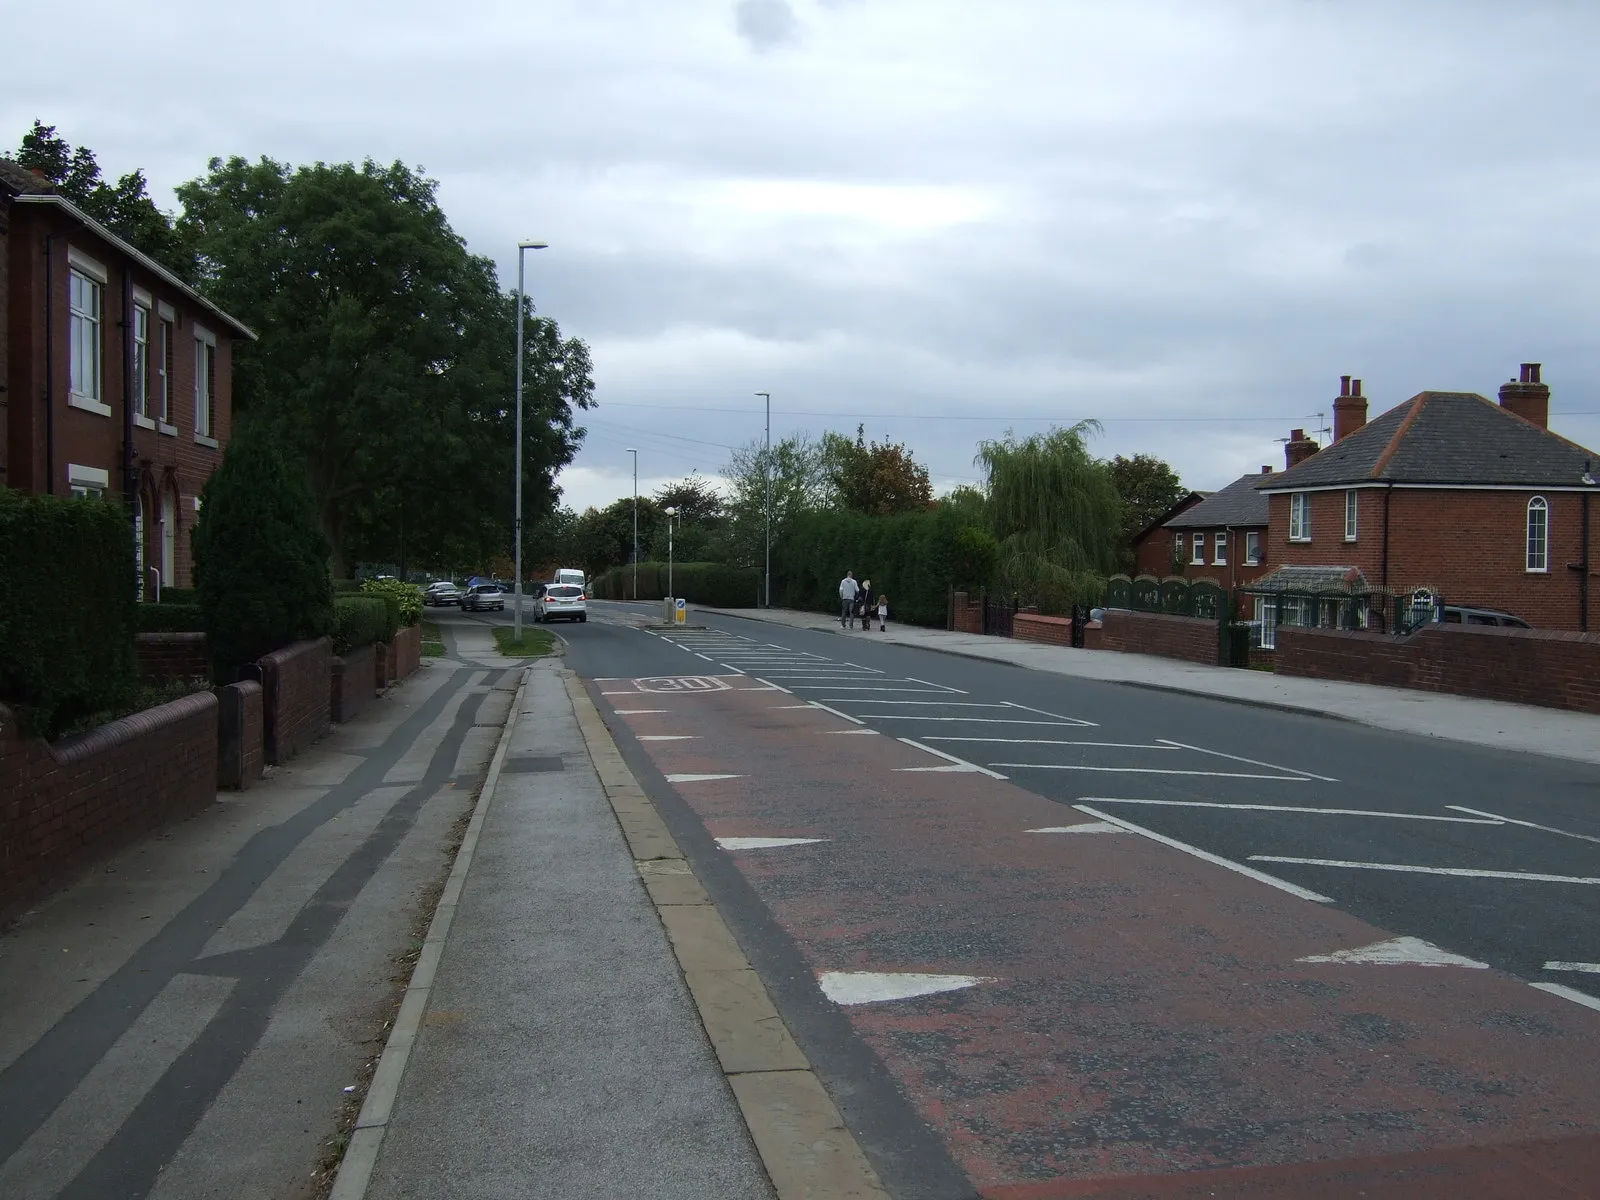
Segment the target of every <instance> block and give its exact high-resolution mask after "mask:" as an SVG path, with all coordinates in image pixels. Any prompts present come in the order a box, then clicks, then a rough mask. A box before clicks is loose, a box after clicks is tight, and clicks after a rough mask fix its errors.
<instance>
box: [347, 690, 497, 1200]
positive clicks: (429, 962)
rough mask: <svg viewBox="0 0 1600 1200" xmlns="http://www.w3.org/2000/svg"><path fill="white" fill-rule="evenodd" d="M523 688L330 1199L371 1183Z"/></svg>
mask: <svg viewBox="0 0 1600 1200" xmlns="http://www.w3.org/2000/svg"><path fill="white" fill-rule="evenodd" d="M527 687H528V671H527V668H526V667H525V668H524V669H523V672H522V680H521V682H520V683H518V685H517V691H516V695H515V696H514V697H513V698H512V702H511V711H510V712H509V713H508V714H507V716H506V723H505V728H504V729H502V730H501V732H500V741H499V744H498V745H496V747H495V751H494V757H493V758H492V759H491V760H490V761H489V771H488V774H487V775H485V777H484V781H483V788H482V790H481V791H479V793H478V802H477V803H476V804H475V805H474V806H473V809H472V817H471V819H470V820H469V821H468V823H467V832H466V834H465V836H464V837H463V838H462V839H461V846H460V848H459V849H457V850H456V857H455V862H454V863H453V864H452V866H451V868H450V877H449V878H448V879H447V880H446V881H445V885H444V892H443V893H442V894H441V895H440V897H439V903H438V905H437V906H436V907H435V908H434V910H433V920H432V921H430V922H429V923H428V932H427V935H426V936H425V937H424V938H423V942H422V951H421V953H420V954H419V955H418V956H417V965H416V966H415V967H413V968H412V971H411V979H410V981H409V982H408V983H407V985H406V994H405V998H404V999H403V1000H402V1001H401V1002H400V1011H399V1012H398V1013H397V1014H396V1015H395V1019H394V1026H393V1028H391V1029H390V1030H389V1037H388V1040H387V1041H385V1043H384V1047H383V1053H382V1055H380V1056H379V1058H378V1066H377V1069H376V1070H375V1071H374V1072H373V1075H372V1082H371V1084H369V1085H368V1087H367V1095H366V1099H365V1100H364V1101H363V1102H362V1105H361V1112H360V1114H359V1115H358V1116H357V1117H356V1126H355V1128H354V1129H353V1130H352V1131H351V1133H350V1140H349V1142H348V1143H347V1144H346V1146H345V1151H344V1157H343V1158H342V1159H341V1160H340V1163H339V1173H338V1174H337V1175H336V1176H335V1177H334V1180H333V1190H332V1191H331V1192H330V1193H329V1200H361V1198H362V1197H363V1196H365V1195H366V1193H367V1187H368V1185H369V1184H370V1183H371V1181H372V1171H373V1168H374V1167H375V1166H376V1165H377V1162H378V1151H379V1150H380V1149H381V1148H382V1146H383V1138H384V1134H385V1133H386V1132H387V1131H388V1127H389V1118H390V1115H391V1114H392V1113H393V1111H394V1102H395V1097H396V1096H397V1095H398V1094H399V1092H400V1081H401V1079H402V1078H403V1077H404V1076H405V1070H406V1063H407V1062H408V1061H409V1059H410V1057H411V1047H412V1045H413V1044H414V1043H415V1042H416V1039H417V1030H418V1029H420V1028H421V1026H422V1018H423V1015H424V1013H425V1012H426V1011H427V1007H428V997H429V995H430V994H431V993H432V991H433V983H434V978H435V977H436V976H437V974H438V971H439V958H440V955H442V954H443V952H444V944H445V939H446V938H447V937H448V936H449V934H450V925H451V922H453V921H454V920H455V915H456V904H457V902H458V901H459V900H460V898H461V887H462V885H463V884H464V883H465V882H466V878H467V873H468V872H469V871H470V870H471V869H472V856H473V854H474V853H475V852H476V850H477V848H478V837H479V835H480V833H481V832H482V830H483V822H484V818H485V817H486V816H487V815H488V812H489V805H490V804H491V803H492V802H493V800H494V792H495V788H496V786H497V785H498V784H499V782H500V771H501V768H502V766H503V765H504V764H505V760H506V751H507V749H508V747H509V746H510V744H511V735H512V733H513V732H514V731H515V729H516V724H517V718H518V716H519V715H520V714H521V712H522V698H523V693H524V692H525V691H526V690H527Z"/></svg>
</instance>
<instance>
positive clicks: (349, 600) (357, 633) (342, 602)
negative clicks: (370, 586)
mask: <svg viewBox="0 0 1600 1200" xmlns="http://www.w3.org/2000/svg"><path fill="white" fill-rule="evenodd" d="M385 633H387V634H388V636H387V637H385V636H384V635H385ZM393 639H394V630H393V628H392V627H391V626H390V624H389V606H388V605H387V604H385V603H384V602H383V597H381V596H337V597H335V598H334V601H333V652H334V653H335V654H344V653H346V652H348V651H350V650H355V649H357V648H358V647H361V646H370V645H371V644H372V643H373V642H387V641H392V640H393Z"/></svg>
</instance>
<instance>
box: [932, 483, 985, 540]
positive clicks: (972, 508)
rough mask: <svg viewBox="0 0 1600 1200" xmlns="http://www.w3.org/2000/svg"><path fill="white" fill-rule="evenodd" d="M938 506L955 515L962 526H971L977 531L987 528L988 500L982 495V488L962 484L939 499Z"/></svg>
mask: <svg viewBox="0 0 1600 1200" xmlns="http://www.w3.org/2000/svg"><path fill="white" fill-rule="evenodd" d="M939 505H940V506H941V507H943V508H948V509H949V510H950V511H951V512H953V513H955V514H956V517H957V519H958V520H959V522H960V523H961V524H962V525H973V526H976V527H977V528H979V529H987V528H988V527H989V498H988V497H987V496H985V495H984V494H983V489H982V488H975V487H973V486H972V485H971V484H970V483H963V484H961V485H960V486H958V487H954V488H951V489H950V491H949V492H948V493H946V494H945V495H943V496H941V497H939Z"/></svg>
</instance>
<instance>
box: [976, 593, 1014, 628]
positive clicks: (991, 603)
mask: <svg viewBox="0 0 1600 1200" xmlns="http://www.w3.org/2000/svg"><path fill="white" fill-rule="evenodd" d="M1016 615H1017V597H1015V596H1013V597H1011V599H1009V600H1007V599H1005V598H1004V597H995V596H990V595H988V594H985V595H984V597H983V631H984V633H987V634H990V635H992V636H994V637H1010V636H1011V627H1012V619H1013V618H1014V617H1015V616H1016Z"/></svg>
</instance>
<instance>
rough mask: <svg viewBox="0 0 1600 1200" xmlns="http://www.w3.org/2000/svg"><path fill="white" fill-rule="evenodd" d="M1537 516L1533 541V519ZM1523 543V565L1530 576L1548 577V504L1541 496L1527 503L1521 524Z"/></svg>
mask: <svg viewBox="0 0 1600 1200" xmlns="http://www.w3.org/2000/svg"><path fill="white" fill-rule="evenodd" d="M1535 513H1537V514H1538V520H1537V524H1538V533H1537V540H1535V537H1536V535H1535V531H1534V525H1535V518H1534V514H1535ZM1523 535H1524V538H1525V541H1524V543H1523V549H1524V551H1525V553H1524V556H1523V565H1524V567H1525V568H1526V569H1527V572H1528V574H1530V575H1548V574H1549V573H1550V502H1549V501H1548V500H1546V499H1545V498H1544V497H1543V496H1534V497H1533V498H1532V499H1530V500H1529V501H1528V507H1527V509H1526V511H1525V520H1524V524H1523Z"/></svg>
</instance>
